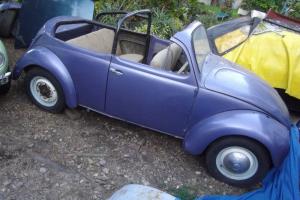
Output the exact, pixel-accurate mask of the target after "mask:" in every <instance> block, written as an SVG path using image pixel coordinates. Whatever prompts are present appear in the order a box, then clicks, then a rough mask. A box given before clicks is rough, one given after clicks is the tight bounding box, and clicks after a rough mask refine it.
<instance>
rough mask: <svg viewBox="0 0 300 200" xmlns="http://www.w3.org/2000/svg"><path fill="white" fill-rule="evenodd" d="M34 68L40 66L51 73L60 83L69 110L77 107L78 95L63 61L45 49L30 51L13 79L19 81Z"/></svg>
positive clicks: (17, 66)
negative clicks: (28, 70)
mask: <svg viewBox="0 0 300 200" xmlns="http://www.w3.org/2000/svg"><path fill="white" fill-rule="evenodd" d="M32 66H38V67H40V68H42V69H45V70H47V71H49V72H50V73H51V74H52V75H53V76H54V77H55V78H56V79H57V80H58V81H59V83H60V85H61V87H62V89H63V92H64V95H65V99H66V104H67V106H68V107H69V108H75V107H76V106H77V95H76V90H75V86H74V83H73V80H72V78H71V76H70V74H69V72H68V70H67V68H66V67H65V65H64V64H63V63H62V62H61V60H60V59H59V58H58V57H57V56H56V55H55V54H54V53H52V52H51V51H50V50H49V49H47V48H45V47H35V48H34V49H31V50H29V51H28V52H27V53H26V54H25V55H24V56H23V57H22V58H21V59H20V60H19V61H18V62H17V64H16V67H15V69H14V71H13V77H12V78H13V79H18V78H19V76H20V75H21V73H22V72H23V71H24V70H26V69H28V68H29V67H32Z"/></svg>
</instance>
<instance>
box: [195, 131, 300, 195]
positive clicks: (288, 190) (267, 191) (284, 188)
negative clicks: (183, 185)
mask: <svg viewBox="0 0 300 200" xmlns="http://www.w3.org/2000/svg"><path fill="white" fill-rule="evenodd" d="M299 161H300V144H299V130H298V128H297V127H296V126H293V127H292V129H291V145H290V152H289V154H288V156H287V157H286V159H285V160H284V162H283V163H282V165H281V166H280V167H279V168H277V169H274V170H273V171H271V172H270V173H269V175H268V176H267V177H266V179H265V180H264V182H263V187H262V188H261V189H258V190H256V191H253V192H249V193H247V194H244V195H241V196H206V197H201V198H198V199H197V200H263V199H264V200H299V199H300V191H299V175H300V174H299V172H300V162H299Z"/></svg>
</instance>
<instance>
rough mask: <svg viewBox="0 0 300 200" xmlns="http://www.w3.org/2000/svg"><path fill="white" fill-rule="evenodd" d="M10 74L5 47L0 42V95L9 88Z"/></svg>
mask: <svg viewBox="0 0 300 200" xmlns="http://www.w3.org/2000/svg"><path fill="white" fill-rule="evenodd" d="M10 74H11V73H10V72H9V67H8V57H7V53H6V49H5V46H4V45H3V43H2V41H1V40H0V94H5V93H7V92H8V90H9V88H10Z"/></svg>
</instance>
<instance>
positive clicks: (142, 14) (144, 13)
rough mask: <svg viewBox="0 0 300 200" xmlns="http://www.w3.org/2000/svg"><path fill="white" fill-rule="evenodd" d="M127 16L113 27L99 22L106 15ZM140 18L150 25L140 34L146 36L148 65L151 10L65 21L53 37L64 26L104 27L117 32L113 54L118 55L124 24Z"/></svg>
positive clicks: (106, 13) (145, 58)
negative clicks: (134, 18)
mask: <svg viewBox="0 0 300 200" xmlns="http://www.w3.org/2000/svg"><path fill="white" fill-rule="evenodd" d="M120 14H121V15H122V14H123V15H125V16H123V17H122V18H120V19H119V20H118V23H117V26H116V27H113V26H110V25H107V24H104V23H101V22H99V20H101V18H102V17H104V16H106V15H120ZM134 16H137V17H140V18H143V19H147V21H148V25H147V33H146V34H144V33H139V34H143V35H146V47H145V48H146V49H145V55H144V59H143V63H146V61H147V57H148V53H149V46H150V39H151V24H152V12H151V11H150V10H149V9H145V10H138V11H134V12H127V11H115V12H102V13H99V14H98V15H97V16H96V17H95V20H94V21H91V20H86V19H78V20H64V21H60V22H58V23H56V24H55V26H54V28H53V29H52V35H53V36H56V34H57V29H58V27H60V26H63V25H74V24H90V25H96V26H102V27H106V28H110V29H113V30H114V31H115V37H114V42H113V47H112V52H111V54H113V55H116V52H117V45H118V38H119V34H120V32H121V31H122V30H124V28H122V25H123V24H124V22H125V21H126V20H127V19H129V18H131V17H134ZM126 31H129V32H132V31H130V30H126Z"/></svg>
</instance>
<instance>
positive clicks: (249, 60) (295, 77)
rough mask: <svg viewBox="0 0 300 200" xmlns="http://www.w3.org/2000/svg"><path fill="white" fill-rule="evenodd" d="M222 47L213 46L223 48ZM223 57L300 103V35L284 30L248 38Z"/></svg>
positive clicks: (220, 45) (218, 44)
mask: <svg viewBox="0 0 300 200" xmlns="http://www.w3.org/2000/svg"><path fill="white" fill-rule="evenodd" d="M235 34H236V33H235ZM241 34H242V32H241ZM237 38H238V37H237ZM216 42H217V41H216ZM221 43H222V40H220V42H219V43H216V46H217V47H222V44H221ZM223 44H224V43H223ZM224 57H225V58H226V59H228V60H230V61H233V62H235V63H237V64H239V65H241V66H243V67H245V68H247V69H249V70H251V71H253V72H254V73H256V74H257V75H258V76H260V77H261V78H262V79H264V80H265V81H267V82H268V83H269V84H271V85H272V87H274V88H280V89H285V90H286V93H287V94H289V95H290V96H293V97H296V98H298V99H300V34H297V33H294V32H289V31H285V30H284V31H280V32H265V33H261V34H257V35H251V36H250V38H249V39H247V40H246V42H244V43H243V44H242V45H240V46H239V47H237V48H235V49H234V50H232V51H230V52H229V53H227V54H225V55H224Z"/></svg>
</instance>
